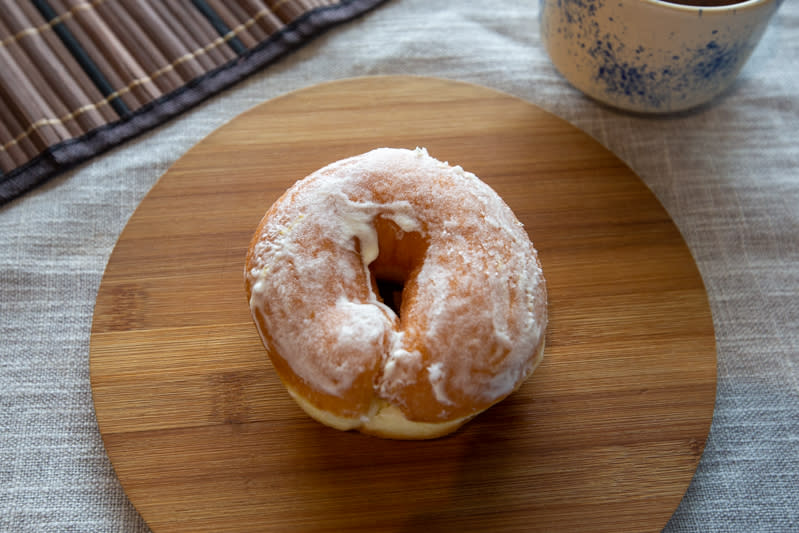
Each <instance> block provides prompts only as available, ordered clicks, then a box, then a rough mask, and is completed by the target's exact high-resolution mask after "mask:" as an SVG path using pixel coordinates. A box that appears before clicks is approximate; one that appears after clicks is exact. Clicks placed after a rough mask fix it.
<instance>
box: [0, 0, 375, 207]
mask: <svg viewBox="0 0 799 533" xmlns="http://www.w3.org/2000/svg"><path fill="white" fill-rule="evenodd" d="M383 1H384V0H234V1H230V0H170V1H169V2H162V1H160V0H91V1H85V0H23V1H18V0H0V204H3V203H5V202H7V201H9V200H11V199H13V198H15V197H17V196H19V195H20V194H22V193H24V192H26V191H28V190H30V189H31V188H33V187H35V186H36V185H38V184H40V183H42V182H44V181H46V180H47V179H49V178H51V177H52V176H54V175H56V174H58V173H59V172H61V171H63V170H65V169H67V168H69V167H70V166H72V165H75V164H77V163H80V162H82V161H85V160H86V159H88V158H90V157H92V156H94V155H96V154H98V153H100V152H102V151H103V150H106V149H108V148H110V147H112V146H115V145H117V144H119V143H121V142H123V141H125V140H127V139H130V138H131V137H133V136H134V135H136V134H138V133H141V132H143V131H145V130H147V129H149V128H152V127H154V126H157V125H159V124H161V123H163V122H164V121H165V120H167V119H168V118H170V117H173V116H174V115H176V114H178V113H180V112H182V111H185V110H186V109H188V108H189V107H191V106H193V105H195V104H197V103H198V102H200V101H201V100H203V99H204V98H206V97H208V96H210V95H212V94H214V93H216V92H218V91H219V90H221V89H223V88H225V87H228V86H230V85H231V84H233V83H235V82H236V81H239V80H241V79H242V78H244V77H245V76H247V75H249V74H251V73H252V72H254V71H255V70H257V69H259V68H261V67H263V66H265V65H267V64H269V63H271V62H272V61H274V60H276V59H277V58H279V57H280V56H281V55H282V54H284V53H286V52H287V51H290V50H292V49H294V48H297V47H298V46H300V45H302V44H303V43H305V42H307V41H308V40H309V39H310V38H312V37H313V36H315V35H317V34H318V33H320V32H322V31H323V30H325V29H327V28H329V27H330V26H332V25H335V24H337V23H341V22H344V21H346V20H349V19H351V18H353V17H355V16H357V15H360V14H362V13H364V12H365V11H367V10H369V9H371V8H373V7H375V6H377V5H378V4H380V3H382V2H383Z"/></svg>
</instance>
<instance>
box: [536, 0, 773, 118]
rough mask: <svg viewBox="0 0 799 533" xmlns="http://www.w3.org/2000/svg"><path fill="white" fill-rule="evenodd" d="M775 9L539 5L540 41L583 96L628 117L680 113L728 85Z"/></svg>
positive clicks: (764, 3)
mask: <svg viewBox="0 0 799 533" xmlns="http://www.w3.org/2000/svg"><path fill="white" fill-rule="evenodd" d="M780 3H781V0H745V1H739V2H733V1H730V0H726V1H724V0H681V1H679V2H678V1H677V0H670V1H665V0H541V2H540V4H541V9H540V26H541V38H542V41H543V43H544V46H545V47H546V50H547V52H548V54H549V57H550V59H551V60H552V63H553V64H554V65H555V68H557V69H558V71H559V72H560V73H561V74H562V75H563V76H564V77H565V78H566V79H567V80H568V81H569V82H570V83H571V84H572V85H574V86H575V87H576V88H578V89H579V90H581V91H582V92H584V93H585V94H587V95H588V96H590V97H592V98H594V99H596V100H598V101H600V102H603V103H605V104H608V105H611V106H613V107H617V108H620V109H624V110H628V111H634V112H643V113H670V112H677V111H684V110H687V109H690V108H693V107H696V106H699V105H701V104H704V103H707V102H709V101H710V100H712V99H713V98H715V97H716V96H718V95H719V94H721V93H722V92H724V91H725V90H726V89H727V88H728V87H729V86H730V85H731V84H732V83H733V81H734V80H735V78H736V77H737V75H738V73H739V72H740V70H741V68H743V66H744V64H745V63H746V61H747V60H748V59H749V56H750V55H751V54H752V51H753V50H754V48H755V46H756V45H757V43H758V42H759V41H760V38H761V37H762V35H763V32H764V31H765V29H766V27H767V25H768V22H769V20H770V19H771V16H772V15H773V14H774V13H775V12H776V11H777V8H778V7H779V4H780Z"/></svg>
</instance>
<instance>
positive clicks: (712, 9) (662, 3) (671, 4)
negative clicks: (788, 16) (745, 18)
mask: <svg viewBox="0 0 799 533" xmlns="http://www.w3.org/2000/svg"><path fill="white" fill-rule="evenodd" d="M639 1H643V2H644V3H645V4H649V5H652V6H656V7H659V8H668V9H673V10H675V11H684V12H689V13H700V12H701V13H703V14H705V13H706V14H708V15H712V14H721V13H727V12H729V11H736V10H740V9H752V8H755V7H758V6H760V5H763V4H771V3H774V2H776V1H777V0H742V1H740V2H734V3H731V4H727V5H723V6H694V5H688V4H680V3H677V2H678V0H671V1H669V0H639Z"/></svg>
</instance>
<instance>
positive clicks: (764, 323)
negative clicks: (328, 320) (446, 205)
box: [0, 0, 799, 533]
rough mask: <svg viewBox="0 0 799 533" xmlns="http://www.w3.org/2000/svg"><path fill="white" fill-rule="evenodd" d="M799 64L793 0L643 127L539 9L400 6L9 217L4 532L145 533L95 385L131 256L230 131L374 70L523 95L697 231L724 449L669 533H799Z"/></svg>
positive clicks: (714, 454) (1, 485) (91, 167)
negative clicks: (597, 98) (548, 27)
mask: <svg viewBox="0 0 799 533" xmlns="http://www.w3.org/2000/svg"><path fill="white" fill-rule="evenodd" d="M52 3H53V4H55V2H52ZM209 4H210V2H209ZM797 57H799V2H784V3H782V5H781V6H780V9H779V11H778V12H777V14H776V15H775V17H774V18H773V19H772V21H771V23H770V27H769V28H768V30H767V31H766V33H765V35H764V37H763V40H762V41H761V43H760V44H759V45H758V47H757V48H756V50H755V52H754V55H753V56H752V58H751V59H750V61H749V62H748V64H747V66H746V67H745V68H744V70H743V72H742V73H741V75H740V78H739V80H738V81H737V83H736V84H735V86H734V87H733V88H732V89H731V90H730V91H729V92H727V93H726V94H724V95H723V96H722V97H720V98H719V99H717V100H716V101H714V102H713V103H711V104H710V105H708V106H705V107H703V108H701V109H698V110H695V111H692V112H690V113H684V114H680V115H676V116H670V117H663V118H658V117H646V116H637V115H630V114H626V113H621V112H617V111H614V110H612V109H609V108H606V107H604V106H601V105H598V104H596V103H595V102H593V101H591V100H590V99H588V98H586V97H584V96H583V95H582V94H581V93H579V92H578V91H577V90H575V89H573V88H572V87H571V86H570V85H569V84H568V83H567V82H566V81H565V80H564V79H563V78H562V77H560V76H559V75H558V74H557V72H556V71H555V70H554V68H553V67H552V65H551V63H550V62H549V60H548V58H547V55H546V53H545V51H544V49H543V47H542V44H541V42H540V40H539V33H538V2H532V1H531V2H515V1H510V0H498V1H497V2H494V3H492V5H491V6H490V7H487V4H486V3H485V2H480V1H477V0H461V1H459V2H449V1H444V0H432V1H429V0H394V1H392V2H387V3H386V4H384V5H382V6H381V7H380V8H379V9H376V10H373V11H370V12H369V13H367V14H366V15H365V16H363V17H359V18H357V19H355V20H353V21H351V22H350V23H347V24H344V25H341V26H338V27H336V28H335V29H334V30H332V31H329V32H326V33H325V34H324V35H323V36H321V37H320V38H317V39H314V40H313V41H311V42H310V43H307V44H306V45H305V46H303V47H302V48H300V49H299V50H297V51H295V52H294V53H292V54H290V55H288V56H285V57H283V58H282V59H281V60H280V61H278V62H276V63H273V64H272V65H271V66H270V67H269V68H267V69H264V70H262V71H259V72H257V73H255V74H253V75H252V76H249V77H248V78H246V80H244V81H242V82H240V83H238V84H236V85H235V86H234V87H232V88H231V89H229V90H227V91H224V92H221V93H220V94H218V95H216V96H215V97H213V98H210V99H206V100H204V101H203V102H202V103H200V104H199V105H197V106H195V107H193V108H192V109H190V110H189V111H187V112H185V113H183V114H181V115H180V116H178V117H177V118H175V119H173V120H171V121H168V122H166V123H164V124H163V125H161V126H160V127H158V128H156V129H152V130H150V131H148V132H146V133H144V134H143V135H140V136H138V137H136V138H134V139H132V140H130V141H128V142H126V143H124V144H122V145H121V146H118V147H115V148H113V149H111V150H109V151H107V152H106V153H104V154H102V155H101V156H98V157H95V158H93V159H91V160H89V161H88V162H85V163H83V164H81V165H79V166H77V167H75V168H73V169H71V170H69V171H67V172H65V173H63V174H61V175H60V176H58V177H56V178H54V179H52V180H50V181H48V182H47V183H45V184H43V185H41V186H39V187H36V188H35V189H33V190H31V191H30V192H28V193H26V194H25V195H23V196H21V197H18V198H16V199H15V200H13V201H10V202H8V203H6V204H5V205H3V206H0V531H3V532H14V533H19V532H23V533H25V532H31V533H33V532H36V533H49V532H53V533H55V532H58V533H62V532H104V533H105V532H120V533H134V532H136V533H144V532H146V531H148V528H147V525H146V524H145V523H144V522H143V521H142V519H141V518H140V517H139V515H138V514H137V512H136V510H135V509H134V508H133V507H132V506H131V504H130V503H129V501H128V500H127V498H126V497H125V494H124V492H123V490H122V488H121V486H120V485H119V483H118V481H117V478H116V476H115V475H114V471H113V468H112V465H111V463H110V461H109V460H108V458H107V456H106V454H105V451H104V449H103V444H102V441H101V438H100V434H99V431H98V429H97V424H96V421H95V418H94V414H93V407H92V399H91V389H90V383H89V366H88V365H89V338H90V331H91V322H92V314H93V310H94V301H95V298H96V295H97V291H98V287H99V284H100V280H101V279H102V275H103V270H104V268H105V265H106V262H107V260H108V258H109V256H110V254H111V251H112V249H113V247H114V244H115V242H116V240H117V238H118V237H119V234H120V232H121V231H122V229H123V228H124V226H125V223H126V222H127V220H128V219H129V218H130V216H131V214H132V213H133V211H134V209H135V208H136V206H137V205H138V204H139V202H140V201H141V199H142V198H143V197H144V196H145V195H146V194H147V192H148V191H149V190H150V188H151V187H152V186H153V184H154V183H155V182H156V181H157V180H158V178H159V177H160V176H161V175H162V174H163V173H164V172H165V171H166V169H167V168H168V167H169V166H170V165H171V164H172V163H173V162H175V161H176V160H177V159H178V158H179V157H181V155H183V154H184V153H185V152H186V151H187V150H189V149H190V148H191V147H192V146H193V145H195V144H196V143H197V142H199V141H200V140H201V139H202V138H204V137H205V136H207V135H208V134H209V133H211V132H212V131H213V130H214V129H216V128H218V127H219V126H221V125H223V124H224V123H226V122H227V121H229V120H230V119H232V118H233V117H235V116H236V115H238V114H240V113H242V112H244V111H246V110H248V109H250V108H252V107H253V106H255V105H257V104H259V103H261V102H263V101H265V100H267V99H270V98H273V97H276V96H279V95H282V94H284V93H286V92H288V91H291V90H294V89H299V88H303V87H307V86H309V85H312V84H316V83H321V82H325V81H329V80H333V79H339V78H344V77H352V76H361V75H372V74H413V75H425V76H438V77H444V78H450V79H457V80H463V81H467V82H472V83H478V84H481V85H485V86H488V87H492V88H495V89H498V90H502V91H505V92H508V93H510V94H513V95H515V96H518V97H520V98H523V99H525V100H527V101H529V102H532V103H534V104H536V105H538V106H540V107H543V108H544V109H546V110H548V111H550V112H552V113H554V114H555V115H557V116H560V117H562V118H564V119H565V120H567V121H569V122H571V123H573V124H575V125H576V126H578V127H579V128H581V129H582V130H584V131H586V132H588V133H589V134H590V135H592V136H593V137H594V138H596V139H597V140H598V141H599V142H600V143H602V144H603V145H604V146H606V147H607V148H609V149H610V150H611V151H612V152H614V153H615V154H617V155H618V156H619V157H620V158H622V159H623V160H624V161H625V162H626V163H627V164H629V165H630V167H631V168H632V169H633V170H634V171H635V172H636V173H637V174H638V175H639V176H640V177H641V179H642V180H643V181H644V182H645V183H646V184H647V185H648V186H649V187H650V188H651V189H652V190H653V191H654V193H655V194H656V196H657V197H658V198H659V200H660V201H661V202H662V203H663V205H664V206H665V208H666V209H667V211H668V212H669V214H670V215H671V216H672V218H673V219H674V221H675V223H676V225H677V226H678V228H679V229H680V230H681V231H682V233H683V235H684V237H685V239H686V242H687V244H688V246H689V247H690V249H691V251H692V253H693V255H694V257H695V259H696V262H697V264H698V266H699V269H700V272H701V274H702V276H703V279H704V282H705V285H706V288H707V292H708V297H709V301H710V305H711V308H712V312H713V319H714V325H715V328H716V337H717V350H718V390H717V400H716V411H715V414H714V419H713V423H712V427H711V431H710V435H709V438H708V441H707V446H706V449H705V452H704V455H703V457H702V459H701V461H700V464H699V467H698V470H697V472H696V475H695V477H694V479H693V481H692V483H691V485H690V486H689V487H688V490H687V492H686V495H685V497H684V498H683V500H682V502H681V504H680V506H679V507H678V508H677V509H676V511H675V513H674V515H673V517H672V519H671V521H670V522H669V523H668V524H667V525H666V528H665V530H666V531H667V532H669V533H675V532H692V533H693V532H697V531H702V532H714V531H717V532H741V533H744V532H745V533H749V532H756V531H767V532H787V531H799V488H797V487H799V483H798V481H799V146H798V145H797V143H796V132H797V131H799V91H798V90H797V87H799V69H797V68H796V58H797Z"/></svg>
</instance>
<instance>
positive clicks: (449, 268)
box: [244, 148, 547, 439]
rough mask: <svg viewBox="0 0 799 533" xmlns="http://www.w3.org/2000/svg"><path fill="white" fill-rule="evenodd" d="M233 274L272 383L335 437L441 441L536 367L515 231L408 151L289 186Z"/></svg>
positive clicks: (530, 299)
mask: <svg viewBox="0 0 799 533" xmlns="http://www.w3.org/2000/svg"><path fill="white" fill-rule="evenodd" d="M244 278H245V287H246V293H247V297H248V299H249V305H250V312H251V315H252V318H253V321H254V323H255V326H256V329H257V330H258V333H259V334H260V337H261V340H262V342H263V345H264V347H265V349H266V352H267V354H268V357H269V359H270V361H271V362H272V366H273V367H274V369H275V371H276V372H277V374H278V376H279V377H280V380H281V382H282V383H283V385H284V386H285V387H286V389H287V391H288V393H289V395H290V396H291V397H292V398H293V399H294V401H295V402H296V403H297V404H298V405H299V406H300V407H301V408H302V409H303V410H304V411H305V412H306V413H307V414H308V415H309V416H310V417H312V418H313V419H316V420H317V421H319V422H321V423H322V424H325V425H327V426H331V427H333V428H336V429H340V430H357V431H360V432H362V433H366V434H371V435H375V436H378V437H383V438H391V439H430V438H436V437H440V436H443V435H446V434H448V433H451V432H453V431H455V430H456V429H458V428H459V427H460V426H461V425H462V424H464V423H465V422H467V421H468V420H470V419H472V418H473V417H475V416H476V415H477V414H479V413H481V412H482V411H485V410H486V409H488V408H489V407H490V406H492V405H494V404H496V403H497V402H499V401H501V400H502V399H504V398H506V397H507V396H508V395H510V394H511V393H512V392H513V391H514V390H516V389H517V388H518V387H519V386H520V385H521V384H522V382H524V381H525V379H526V378H527V377H528V376H529V375H530V374H531V373H532V372H533V370H534V369H535V368H536V366H537V365H538V363H539V362H540V361H541V359H542V358H543V352H544V334H545V329H546V324H547V294H546V283H545V280H544V277H543V273H542V270H541V266H540V263H539V261H538V255H537V252H536V250H535V248H534V247H533V244H532V243H531V242H530V238H529V236H528V234H527V232H526V230H525V229H524V227H523V226H522V224H521V223H520V222H519V221H518V219H517V218H516V216H515V215H514V214H513V212H512V211H511V209H510V208H509V207H508V205H507V204H506V203H505V202H504V201H503V200H502V199H501V198H500V197H499V195H498V194H497V193H496V192H495V191H494V190H493V189H491V188H490V187H489V186H488V185H487V184H485V183H484V182H483V181H481V180H480V179H479V178H478V177H477V176H475V175H474V174H472V173H470V172H466V171H464V170H463V169H462V168H460V167H459V166H450V165H449V164H448V163H445V162H441V161H439V160H437V159H435V158H433V157H431V156H430V155H429V154H428V153H427V151H426V150H425V149H423V148H417V149H416V150H406V149H396V148H378V149H375V150H372V151H370V152H367V153H365V154H361V155H357V156H354V157H350V158H347V159H343V160H340V161H337V162H334V163H332V164H330V165H328V166H326V167H324V168H322V169H320V170H317V171H316V172H313V173H312V174H310V175H309V176H308V177H306V178H304V179H301V180H299V181H298V182H296V183H295V184H294V185H293V186H292V187H290V188H289V189H288V190H287V191H286V192H285V193H284V194H283V195H282V196H281V197H280V198H279V199H278V200H277V201H276V202H275V203H274V204H273V205H272V206H271V207H270V208H269V209H268V211H267V212H266V214H265V215H264V217H263V219H262V220H261V222H260V224H259V225H258V227H257V229H256V231H255V234H254V236H253V238H252V241H251V242H250V246H249V249H248V252H247V257H246V264H245V268H244ZM387 287H388V288H390V287H393V288H394V290H393V291H389V290H388V289H387Z"/></svg>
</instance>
